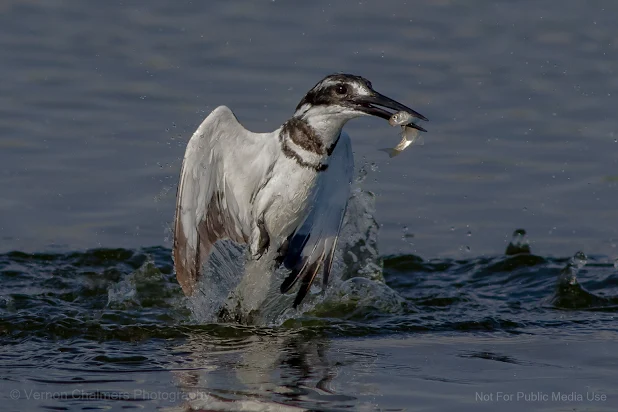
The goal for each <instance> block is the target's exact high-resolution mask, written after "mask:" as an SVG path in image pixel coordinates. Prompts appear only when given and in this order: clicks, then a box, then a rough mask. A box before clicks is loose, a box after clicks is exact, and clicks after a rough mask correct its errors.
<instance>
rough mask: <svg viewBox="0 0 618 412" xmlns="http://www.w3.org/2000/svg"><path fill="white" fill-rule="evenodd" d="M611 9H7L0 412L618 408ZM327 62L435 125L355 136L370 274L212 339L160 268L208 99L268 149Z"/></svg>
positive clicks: (617, 31) (1, 66) (615, 90)
mask: <svg viewBox="0 0 618 412" xmlns="http://www.w3.org/2000/svg"><path fill="white" fill-rule="evenodd" d="M616 15H618V3H615V2H612V1H609V0H607V1H597V2H593V3H590V2H578V1H574V0H573V1H566V2H561V3H560V4H558V3H557V2H553V1H529V0H525V1H520V2H508V1H497V2H474V3H472V2H470V3H468V2H452V1H433V2H426V3H425V4H420V3H419V4H416V3H412V2H408V3H407V4H406V3H405V2H397V1H385V2H382V1H380V2H378V1H375V2H361V3H358V2H330V3H329V2H324V1H314V2H302V3H301V2H282V1H255V2H225V1H216V2H215V1H213V2H210V1H209V2H198V1H192V2H190V1H178V2H167V1H160V0H151V1H123V2H118V1H114V2H86V1H81V2H71V1H67V0H54V1H46V2H40V1H34V0H19V1H17V0H7V1H4V2H2V3H1V4H0V34H1V35H0V62H1V63H0V78H1V79H2V81H0V164H1V165H2V167H1V168H0V193H2V196H0V280H1V284H2V287H1V289H0V342H1V343H2V346H1V348H2V349H0V387H1V391H0V396H2V398H3V400H2V407H1V408H0V409H2V410H10V411H25V410H41V409H42V410H92V409H94V410H97V409H106V410H107V409H111V410H121V409H146V410H154V409H157V408H158V409H161V410H170V411H176V410H178V411H182V410H187V409H194V410H281V411H287V410H303V409H309V410H344V409H346V410H432V411H433V410H435V411H447V410H452V411H462V410H463V411H466V410H469V411H472V410H474V411H477V410H481V411H483V410H486V411H494V410H498V409H499V410H508V411H520V410H545V411H573V410H575V411H603V410H606V411H614V410H616V409H617V408H618V384H617V383H616V382H618V357H617V355H616V354H617V353H618V344H617V343H616V341H617V338H618V333H617V331H618V328H617V327H616V320H615V313H616V310H617V308H618V264H615V263H614V262H615V259H616V258H618V248H617V244H618V212H617V211H616V205H617V204H618V154H617V152H618V124H617V122H616V114H615V113H616V110H617V109H618V100H617V99H618V80H616V79H617V77H616V72H617V71H618V63H617V62H618V59H617V58H616V55H617V52H618V28H617V26H616V24H615V17H616ZM335 71H346V72H352V73H356V74H360V75H363V76H365V77H367V78H369V79H370V80H371V81H372V83H373V85H374V87H375V88H376V89H377V90H379V91H380V92H382V93H384V94H386V95H389V96H391V97H393V98H395V99H396V100H399V101H402V102H404V103H406V104H409V105H410V106H411V107H413V108H414V109H416V110H418V111H419V112H421V113H422V114H424V115H425V116H427V117H428V118H429V119H430V122H429V123H427V129H429V133H427V134H426V136H425V139H424V140H425V144H424V145H423V146H413V147H411V148H409V149H408V150H406V151H405V152H404V153H402V154H401V155H400V156H398V157H396V158H394V159H389V158H388V156H387V155H385V154H384V153H383V152H380V151H379V149H380V148H383V147H385V146H394V145H395V144H396V143H397V141H398V136H397V133H396V131H394V129H391V128H390V127H389V126H388V125H387V124H386V123H385V122H384V121H381V120H378V119H358V120H354V121H352V122H350V123H349V124H348V126H346V129H347V131H348V132H349V133H350V134H351V135H352V140H353V147H354V150H355V156H356V163H357V166H358V167H359V169H360V168H361V167H364V170H365V171H367V170H369V174H368V176H367V178H366V180H365V181H364V183H363V189H364V190H365V193H369V192H371V193H373V194H374V195H375V197H372V199H373V200H372V201H375V212H374V211H373V209H371V210H369V211H367V210H365V211H363V210H360V211H356V212H355V214H354V215H353V217H354V218H355V219H361V220H362V219H367V218H368V216H369V218H371V220H372V219H373V218H375V220H376V221H377V222H378V223H379V230H377V227H376V228H375V229H376V230H377V233H378V236H379V237H378V241H377V248H378V251H379V255H378V254H375V253H374V254H373V255H372V256H373V257H372V261H371V262H370V263H371V265H369V266H370V268H371V270H366V269H367V267H362V268H361V266H359V264H358V261H355V260H354V259H352V258H348V259H346V258H345V257H346V256H348V257H349V256H351V255H347V254H344V255H345V256H344V257H343V262H344V266H345V267H344V268H343V269H344V272H346V275H345V276H342V278H341V279H340V282H339V283H337V282H335V284H334V285H333V287H332V288H330V289H329V290H327V292H326V295H325V296H324V297H323V298H322V297H320V299H323V300H322V301H321V303H319V304H317V305H316V306H312V307H308V308H306V309H307V312H305V313H300V314H296V315H295V316H293V317H290V318H286V319H287V320H285V319H282V320H281V321H282V322H283V323H281V324H273V325H269V326H261V327H256V326H241V325H232V324H214V323H205V322H203V321H201V319H203V318H201V317H200V316H199V313H196V312H195V310H194V309H195V308H194V306H192V305H191V303H190V302H188V301H187V300H186V299H185V298H184V296H183V295H182V292H181V291H180V288H179V286H178V285H177V283H176V281H175V276H174V273H173V265H172V261H171V256H170V255H171V251H170V229H169V228H170V223H171V221H172V218H173V204H174V199H175V191H176V183H177V178H178V173H179V169H180V162H181V158H182V155H183V152H184V147H185V145H186V142H187V140H188V138H189V136H190V135H191V133H192V132H193V130H194V129H195V128H196V126H197V125H198V124H199V123H200V122H201V120H202V119H203V118H204V117H205V116H206V115H207V114H208V112H209V111H210V110H212V109H213V108H214V107H216V106H217V105H220V104H226V105H228V106H230V107H231V108H232V109H233V110H234V111H235V113H236V115H237V116H238V118H239V119H240V121H241V122H242V123H243V124H244V125H246V126H247V127H248V128H249V129H251V130H254V131H269V130H273V129H275V128H276V127H278V126H279V125H280V124H281V123H282V122H283V121H285V120H286V119H287V118H288V117H289V116H290V114H291V112H292V111H293V108H294V107H295V106H296V104H297V103H298V101H299V100H300V99H301V98H302V96H303V95H304V93H305V92H306V91H307V90H308V89H309V88H310V87H311V86H313V84H315V82H317V81H318V80H319V79H320V78H321V77H323V76H324V75H325V74H328V73H331V72H335ZM359 173H360V172H359ZM518 228H524V229H525V231H526V232H527V235H526V236H524V235H522V234H521V233H522V232H519V234H517V235H516V236H515V237H512V234H513V231H514V230H516V229H518ZM372 233H373V232H372ZM363 236H367V234H366V233H365V234H363ZM361 238H362V239H364V240H365V241H368V240H369V238H367V237H364V238H363V237H362V236H361ZM371 240H372V241H373V238H371ZM510 241H512V242H513V243H512V244H509V242H510ZM526 242H528V243H526ZM372 247H373V246H372ZM372 251H373V248H372ZM580 251H581V252H582V253H577V252H580ZM354 256H356V257H358V256H357V255H354ZM316 296H318V295H316ZM320 296H321V295H320Z"/></svg>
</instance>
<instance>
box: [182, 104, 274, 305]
mask: <svg viewBox="0 0 618 412" xmlns="http://www.w3.org/2000/svg"><path fill="white" fill-rule="evenodd" d="M269 143H270V140H269V139H267V138H264V135H262V134H257V133H251V132H249V131H248V130H246V129H245V128H244V127H243V126H242V125H241V124H240V123H239V122H238V120H237V119H236V117H235V116H234V114H233V113H232V111H231V110H230V109H228V108H227V107H225V106H220V107H218V108H216V109H215V110H213V112H212V113H211V114H210V115H208V117H207V118H206V119H205V120H204V121H203V122H202V124H201V125H200V126H199V127H198V129H197V130H196V131H195V133H194V134H193V136H192V137H191V139H190V140H189V143H188V144H187V149H186V152H185V156H184V160H183V163H182V169H181V172H180V183H179V185H178V192H177V195H176V216H175V222H174V245H173V249H174V250H173V255H174V265H175V268H176V277H177V279H178V283H180V285H181V286H182V289H183V291H184V292H185V294H186V295H187V296H190V295H192V294H193V292H194V290H195V287H196V284H197V281H198V279H199V276H200V270H201V268H202V265H203V263H204V261H205V260H206V259H207V258H208V256H209V254H210V250H211V248H212V246H213V245H214V244H215V242H216V241H217V240H219V239H231V240H233V241H235V242H238V243H246V242H247V239H248V237H249V234H250V227H249V225H250V214H251V210H250V208H251V202H250V199H251V197H252V196H253V195H254V192H255V191H256V190H258V188H259V186H260V184H261V181H260V178H263V176H264V174H265V173H261V172H262V171H263V170H266V169H267V168H268V167H269V163H268V162H269V160H270V159H272V156H268V155H267V154H266V156H261V153H259V152H260V151H269V150H271V151H272V147H270V146H269Z"/></svg>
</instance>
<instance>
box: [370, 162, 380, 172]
mask: <svg viewBox="0 0 618 412" xmlns="http://www.w3.org/2000/svg"><path fill="white" fill-rule="evenodd" d="M370 167H371V171H372V172H377V171H378V165H377V164H376V163H375V162H372V163H371V165H370Z"/></svg>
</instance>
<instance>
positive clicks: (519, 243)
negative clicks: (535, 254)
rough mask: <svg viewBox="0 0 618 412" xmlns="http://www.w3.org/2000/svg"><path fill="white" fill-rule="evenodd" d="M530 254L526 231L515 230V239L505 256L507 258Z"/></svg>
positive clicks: (507, 248)
mask: <svg viewBox="0 0 618 412" xmlns="http://www.w3.org/2000/svg"><path fill="white" fill-rule="evenodd" d="M530 253H531V251H530V244H529V242H528V238H527V237H526V231H525V230H524V229H517V230H515V231H514V232H513V238H512V239H511V242H510V243H509V245H508V246H507V247H506V251H505V252H504V254H505V255H507V256H513V255H519V254H526V255H529V254H530Z"/></svg>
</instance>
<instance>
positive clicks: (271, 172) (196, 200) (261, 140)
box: [173, 74, 427, 307]
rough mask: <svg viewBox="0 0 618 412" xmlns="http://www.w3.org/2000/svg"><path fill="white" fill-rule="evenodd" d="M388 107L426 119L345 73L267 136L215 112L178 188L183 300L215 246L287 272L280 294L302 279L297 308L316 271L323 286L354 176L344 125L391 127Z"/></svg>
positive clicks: (196, 140)
mask: <svg viewBox="0 0 618 412" xmlns="http://www.w3.org/2000/svg"><path fill="white" fill-rule="evenodd" d="M386 109H391V110H393V111H395V112H397V111H405V112H408V113H411V114H412V115H413V118H414V119H415V120H416V119H421V120H427V119H426V118H425V117H424V116H422V115H421V114H419V113H417V112H416V111H414V110H412V109H410V108H409V107H406V106H404V105H402V104H401V103H398V102H396V101H394V100H392V99H390V98H388V97H386V96H384V95H381V94H380V93H378V92H376V91H375V90H373V88H372V85H371V83H370V82H369V81H368V80H367V79H365V78H363V77H360V76H354V75H350V74H333V75H330V76H327V77H325V78H324V79H323V80H321V81H320V82H319V83H318V84H316V85H315V86H314V87H313V88H312V89H311V90H309V92H308V93H307V94H306V95H305V97H303V99H302V100H301V101H300V103H299V104H298V106H297V107H296V111H295V112H294V115H293V116H292V118H291V119H289V120H288V121H286V122H285V123H284V124H283V125H282V126H281V127H280V128H278V129H277V130H275V131H274V132H270V133H253V132H250V131H248V130H246V129H245V128H244V127H243V126H242V125H241V124H240V123H239V122H238V120H237V119H236V117H235V116H234V114H233V113H232V111H231V110H230V109H229V108H227V107H225V106H219V107H217V108H216V109H215V110H213V111H212V113H211V114H210V115H208V117H207V118H206V119H205V120H204V121H203V122H202V124H201V125H200V126H199V127H198V129H197V130H196V132H195V133H194V134H193V136H192V137H191V139H190V141H189V143H188V145H187V149H186V152H185V156H184V161H183V164H182V171H181V175H180V183H179V186H178V193H177V202H176V218H175V224H174V246H173V249H174V250H173V255H174V265H175V270H176V276H177V278H178V282H179V283H180V285H181V286H182V289H183V291H184V293H185V294H186V295H187V296H190V295H192V294H193V293H194V292H195V290H196V288H197V283H198V280H199V278H200V274H201V270H202V267H203V264H204V262H205V261H206V260H207V259H208V256H209V253H210V252H211V249H212V247H213V245H214V244H215V242H217V241H218V240H220V239H231V240H232V241H235V242H238V243H240V244H247V245H248V251H249V252H248V253H249V259H253V260H259V259H262V258H264V256H269V258H270V259H271V260H272V261H273V262H272V263H273V265H272V267H273V268H276V267H279V266H281V265H284V267H285V268H287V269H288V270H289V274H288V275H287V277H286V278H285V280H284V281H283V282H282V284H281V285H280V291H281V293H286V292H288V291H289V290H290V289H292V288H293V287H294V285H295V284H296V283H297V281H298V280H300V288H299V290H298V292H297V295H296V298H295V300H294V303H293V306H294V307H296V306H298V305H299V304H300V303H301V301H302V300H303V299H304V297H305V296H306V294H307V292H308V291H309V288H310V287H311V284H312V283H313V281H314V279H315V278H316V275H317V274H318V273H319V272H320V270H321V271H322V279H323V283H324V285H326V283H327V282H328V278H329V274H330V271H331V268H332V264H333V256H334V251H335V246H336V243H337V238H338V235H339V231H340V229H341V224H342V221H343V216H344V213H345V210H346V207H347V202H348V198H349V196H350V183H351V180H352V174H353V170H354V160H353V156H352V148H351V142H350V138H349V136H348V135H347V134H345V133H344V132H343V131H342V128H343V126H344V125H345V124H346V122H347V121H348V120H350V119H353V118H355V117H359V116H366V115H373V116H377V117H380V118H383V119H387V120H388V119H389V118H390V117H391V115H392V114H393V113H392V112H389V111H387V110H386ZM410 127H414V128H417V129H418V130H421V131H425V130H424V129H423V128H422V127H420V126H418V125H416V124H414V123H411V124H410ZM267 250H270V251H276V253H269V254H265V252H266V251H267Z"/></svg>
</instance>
